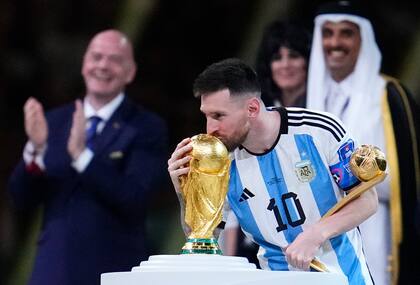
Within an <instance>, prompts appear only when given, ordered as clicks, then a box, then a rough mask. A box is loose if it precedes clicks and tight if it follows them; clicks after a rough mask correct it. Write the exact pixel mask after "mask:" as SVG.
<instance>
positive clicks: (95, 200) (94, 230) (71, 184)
mask: <svg viewBox="0 0 420 285" xmlns="http://www.w3.org/2000/svg"><path fill="white" fill-rule="evenodd" d="M73 112H74V104H70V105H67V106H64V107H61V108H58V109H55V110H53V111H51V112H49V113H48V114H47V121H48V128H49V136H48V147H47V152H46V154H45V158H44V161H45V166H46V171H45V174H44V175H41V176H39V175H38V176H36V175H32V174H29V173H28V172H27V171H26V170H25V164H24V162H23V161H21V162H20V164H19V165H18V166H17V168H16V169H15V171H14V173H13V175H12V177H11V179H10V187H9V188H10V193H11V195H12V198H13V201H14V203H15V206H16V207H17V208H18V209H27V208H31V207H34V206H36V205H38V204H39V203H42V204H43V205H44V216H43V225H42V230H41V233H40V236H39V240H38V250H37V255H36V259H35V264H34V269H33V273H32V276H31V279H30V284H36V285H38V284H39V285H41V284H42V285H46V284H51V285H65V284H72V285H75V284H77V285H83V284H89V285H94V284H99V281H100V274H101V273H103V272H110V271H128V270H131V268H132V267H133V266H136V265H138V264H139V262H140V261H141V260H144V259H146V258H147V256H148V252H147V250H148V248H147V246H146V244H145V236H144V235H145V225H144V220H145V209H146V208H147V204H148V202H149V201H150V196H151V194H153V192H155V191H156V190H158V189H157V188H156V187H157V184H158V182H159V181H162V179H161V178H162V175H165V174H166V166H165V162H166V159H167V152H166V143H167V132H166V126H165V124H164V123H163V121H162V120H161V119H160V118H158V117H157V116H155V115H153V114H152V113H149V112H147V111H145V110H139V109H138V108H137V107H135V106H134V105H133V103H131V102H130V101H129V100H128V99H127V98H126V99H124V101H123V102H122V104H121V105H120V106H119V107H118V109H117V110H116V111H115V112H114V114H113V115H112V117H111V118H110V120H109V121H108V122H107V124H106V125H105V128H104V129H103V131H102V132H101V133H100V134H99V135H98V136H97V138H96V141H95V145H94V153H95V155H94V157H93V159H92V161H91V162H90V163H89V165H88V166H87V168H86V169H85V171H84V172H83V173H81V174H79V173H78V172H77V171H76V170H75V169H74V168H73V167H72V166H71V158H70V156H69V154H68V152H67V140H68V137H69V132H70V128H71V124H72V114H73Z"/></svg>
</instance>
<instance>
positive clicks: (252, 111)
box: [248, 97, 261, 118]
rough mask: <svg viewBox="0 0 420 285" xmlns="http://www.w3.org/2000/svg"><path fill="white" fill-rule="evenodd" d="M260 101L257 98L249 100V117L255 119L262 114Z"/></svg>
mask: <svg viewBox="0 0 420 285" xmlns="http://www.w3.org/2000/svg"><path fill="white" fill-rule="evenodd" d="M260 108H261V104H260V100H258V98H257V97H252V98H250V99H249V100H248V116H249V117H250V118H255V117H257V115H258V114H259V113H260Z"/></svg>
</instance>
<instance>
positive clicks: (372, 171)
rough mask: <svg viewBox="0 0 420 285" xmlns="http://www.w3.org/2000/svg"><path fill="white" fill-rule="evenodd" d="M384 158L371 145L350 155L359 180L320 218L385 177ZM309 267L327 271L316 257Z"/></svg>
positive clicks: (353, 170) (362, 147) (359, 148)
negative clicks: (358, 182)
mask: <svg viewBox="0 0 420 285" xmlns="http://www.w3.org/2000/svg"><path fill="white" fill-rule="evenodd" d="M386 164H387V162H386V159H385V155H384V154H383V152H382V151H381V150H380V149H379V148H377V147H376V146H373V145H361V146H360V147H358V148H357V149H356V150H355V151H354V152H353V153H352V155H351V158H350V169H351V172H352V173H353V175H354V176H356V177H357V178H358V179H359V180H360V181H361V182H360V184H359V185H357V186H356V187H354V188H353V189H352V191H351V192H350V193H349V194H348V195H346V196H345V197H344V198H343V199H341V200H340V201H339V202H338V203H337V204H335V205H334V207H332V208H331V209H330V210H329V211H328V212H327V213H326V214H325V215H324V216H323V217H322V218H321V220H322V219H325V218H327V217H329V216H331V215H333V214H334V213H336V212H338V211H339V210H340V209H342V208H343V207H344V206H345V205H347V204H348V203H350V202H351V201H353V200H354V199H356V198H358V197H359V196H360V195H362V194H363V193H364V192H366V191H367V190H369V189H371V188H372V187H373V186H375V185H376V184H378V183H380V182H382V181H383V180H384V179H385V177H386V175H387V174H386V173H385V170H386ZM310 267H311V268H312V269H315V270H317V271H322V272H328V269H327V267H326V266H325V265H324V264H323V263H322V262H320V261H319V260H317V259H314V260H312V262H311V264H310Z"/></svg>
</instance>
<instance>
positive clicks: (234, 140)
mask: <svg viewBox="0 0 420 285" xmlns="http://www.w3.org/2000/svg"><path fill="white" fill-rule="evenodd" d="M248 133H249V128H247V127H243V129H241V130H238V131H236V132H234V133H233V134H232V135H231V136H230V137H226V136H223V135H221V134H219V133H218V132H216V133H214V134H212V135H213V136H215V137H217V138H218V139H219V140H221V141H222V143H223V144H224V145H225V146H226V148H227V150H228V151H229V152H232V151H234V150H235V149H236V148H237V147H239V146H241V145H242V144H243V142H244V141H245V140H246V138H247V136H248Z"/></svg>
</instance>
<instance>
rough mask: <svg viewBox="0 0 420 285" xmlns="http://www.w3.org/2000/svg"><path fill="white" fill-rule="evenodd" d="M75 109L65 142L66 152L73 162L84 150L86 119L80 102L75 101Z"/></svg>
mask: <svg viewBox="0 0 420 285" xmlns="http://www.w3.org/2000/svg"><path fill="white" fill-rule="evenodd" d="M75 107H76V109H75V111H74V113H73V124H72V126H71V131H70V137H69V140H68V142H67V151H68V152H69V154H70V156H71V157H72V159H73V160H76V159H77V158H78V157H79V155H80V154H81V153H82V152H83V151H84V150H85V148H86V129H85V128H86V118H85V115H84V112H83V105H82V102H81V101H80V100H76V103H75Z"/></svg>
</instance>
